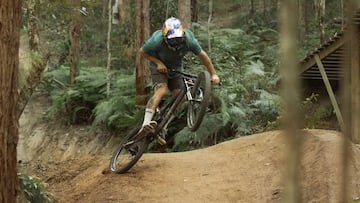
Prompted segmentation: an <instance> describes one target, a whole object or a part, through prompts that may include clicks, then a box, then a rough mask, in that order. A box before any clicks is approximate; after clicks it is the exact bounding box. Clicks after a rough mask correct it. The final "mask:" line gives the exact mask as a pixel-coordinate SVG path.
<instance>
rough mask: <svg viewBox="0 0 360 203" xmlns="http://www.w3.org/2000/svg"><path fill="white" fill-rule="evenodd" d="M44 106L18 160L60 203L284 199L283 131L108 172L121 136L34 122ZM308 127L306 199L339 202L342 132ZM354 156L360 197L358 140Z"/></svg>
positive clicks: (25, 134) (24, 127)
mask: <svg viewBox="0 0 360 203" xmlns="http://www.w3.org/2000/svg"><path fill="white" fill-rule="evenodd" d="M31 107H33V109H35V110H36V112H38V113H35V112H33V111H32V110H31ZM41 109H42V107H41V106H38V104H37V103H31V104H30V105H29V108H27V110H26V111H25V113H24V115H23V117H22V119H21V129H20V143H19V155H18V157H19V159H22V160H23V165H24V166H23V170H24V171H26V172H28V173H29V174H34V175H36V176H38V177H40V178H41V179H42V180H44V181H45V182H46V183H48V184H49V188H48V189H49V191H50V192H52V193H53V194H54V195H55V197H56V199H57V201H58V202H66V203H67V202H77V203H78V202H84V203H85V202H86V203H89V202H96V203H97V202H101V203H103V202H244V203H245V202H246V203H248V202H283V198H282V194H283V191H284V188H283V186H282V174H284V168H285V167H284V166H286V162H285V159H284V158H285V156H284V154H283V152H284V149H285V144H284V143H285V142H284V139H283V137H284V135H283V134H282V133H281V131H273V132H266V133H262V134H256V135H251V136H246V137H240V138H238V139H234V140H231V141H227V142H224V143H220V144H218V145H216V146H213V147H209V148H206V149H201V150H195V151H190V152H179V153H148V154H144V156H143V157H142V158H141V159H140V161H139V162H138V163H137V164H136V165H135V166H134V167H133V168H132V169H131V170H130V171H129V172H128V173H126V174H121V175H118V174H113V173H108V172H107V168H108V164H109V159H110V156H111V153H112V150H113V149H114V147H115V146H114V144H116V143H118V140H116V139H115V138H111V137H106V136H101V135H97V134H90V133H89V130H88V129H87V128H86V127H81V126H80V127H79V126H73V127H71V128H67V129H61V128H56V129H55V128H54V127H53V126H49V125H46V123H45V122H43V121H41V119H40V120H39V119H36V118H37V117H39V118H40V117H42V110H41ZM29 118H31V119H29ZM305 132H306V133H305V136H304V138H305V140H304V147H303V157H302V164H301V171H302V173H301V180H302V186H303V189H302V197H303V202H339V201H340V199H339V193H338V191H339V187H340V185H341V179H340V178H339V177H341V164H342V163H341V159H340V155H341V153H340V146H339V144H340V143H341V139H342V137H341V134H339V133H338V132H336V131H326V130H305ZM350 160H351V164H350V165H351V166H350V169H351V173H350V174H351V177H350V180H351V187H350V188H349V189H350V190H351V191H349V192H350V194H352V197H354V198H355V197H356V196H357V195H360V193H359V191H360V184H359V183H358V182H357V180H359V179H360V171H359V166H360V165H359V164H360V163H359V160H360V148H359V146H358V145H352V156H351V157H350Z"/></svg>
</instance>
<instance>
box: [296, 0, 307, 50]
mask: <svg viewBox="0 0 360 203" xmlns="http://www.w3.org/2000/svg"><path fill="white" fill-rule="evenodd" d="M305 3H306V2H305V1H304V0H298V7H299V25H300V26H299V27H300V28H299V47H302V46H303V42H304V41H305V33H306V26H305V24H306V22H305V16H306V13H305V10H306V9H305Z"/></svg>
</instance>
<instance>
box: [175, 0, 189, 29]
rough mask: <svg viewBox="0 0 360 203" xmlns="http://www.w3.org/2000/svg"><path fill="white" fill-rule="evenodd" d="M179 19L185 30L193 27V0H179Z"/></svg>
mask: <svg viewBox="0 0 360 203" xmlns="http://www.w3.org/2000/svg"><path fill="white" fill-rule="evenodd" d="M178 13H179V19H180V21H181V23H182V25H183V26H184V27H185V28H190V27H191V0H178Z"/></svg>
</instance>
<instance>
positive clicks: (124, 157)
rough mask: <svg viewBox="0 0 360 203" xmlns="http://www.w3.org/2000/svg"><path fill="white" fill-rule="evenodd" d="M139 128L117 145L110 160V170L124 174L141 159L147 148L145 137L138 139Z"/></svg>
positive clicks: (147, 142)
mask: <svg viewBox="0 0 360 203" xmlns="http://www.w3.org/2000/svg"><path fill="white" fill-rule="evenodd" d="M139 129H140V127H137V128H135V129H133V130H132V131H131V132H130V133H129V134H128V135H127V136H126V137H125V138H124V139H123V140H122V141H121V143H120V144H119V146H118V147H117V148H116V150H115V151H114V153H113V155H112V157H111V160H110V170H111V171H112V172H114V173H125V172H127V171H128V170H129V169H130V168H131V167H133V166H134V165H135V164H136V162H137V161H138V160H139V159H140V158H141V156H142V155H143V153H144V152H145V150H146V149H147V147H148V144H149V141H148V139H147V137H144V138H140V139H139V138H138V137H137V133H138V131H139Z"/></svg>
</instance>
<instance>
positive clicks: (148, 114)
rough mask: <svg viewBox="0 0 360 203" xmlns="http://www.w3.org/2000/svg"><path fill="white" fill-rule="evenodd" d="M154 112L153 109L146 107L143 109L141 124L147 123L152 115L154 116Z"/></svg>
mask: <svg viewBox="0 0 360 203" xmlns="http://www.w3.org/2000/svg"><path fill="white" fill-rule="evenodd" d="M154 113H155V111H154V110H152V109H148V108H146V109H145V115H144V122H143V124H142V126H145V125H147V124H149V122H150V121H151V119H152V117H153V116H154Z"/></svg>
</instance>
